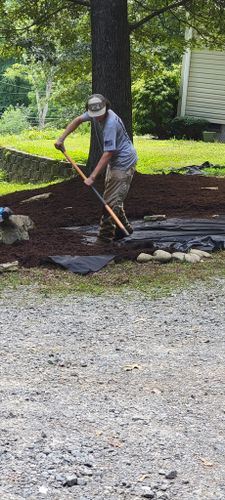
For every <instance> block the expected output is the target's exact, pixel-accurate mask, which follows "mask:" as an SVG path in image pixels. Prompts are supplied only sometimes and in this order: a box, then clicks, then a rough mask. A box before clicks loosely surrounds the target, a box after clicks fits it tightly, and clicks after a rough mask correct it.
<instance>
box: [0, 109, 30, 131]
mask: <svg viewBox="0 0 225 500" xmlns="http://www.w3.org/2000/svg"><path fill="white" fill-rule="evenodd" d="M25 113H26V108H23V107H16V108H14V107H13V106H9V107H8V108H7V109H6V110H5V111H4V113H3V114H2V116H1V118H0V134H2V135H4V134H18V133H20V132H22V130H24V129H27V128H29V122H28V120H27V117H26V114H25Z"/></svg>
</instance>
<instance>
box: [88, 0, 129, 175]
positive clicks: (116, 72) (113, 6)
mask: <svg viewBox="0 0 225 500" xmlns="http://www.w3.org/2000/svg"><path fill="white" fill-rule="evenodd" d="M91 32H92V92H93V93H97V94H102V95H104V96H105V97H107V98H108V99H109V101H110V102H111V105H112V109H113V111H115V113H117V114H118V115H119V116H120V117H121V118H122V120H123V122H124V124H125V127H126V129H127V132H128V134H129V135H130V137H131V138H132V102H131V72H130V40H129V25H128V18H127V0H91ZM98 158H99V145H98V143H97V141H96V138H95V136H94V132H93V131H92V137H91V147H90V152H89V161H88V165H89V168H90V169H92V168H93V167H94V166H95V165H96V162H97V161H98Z"/></svg>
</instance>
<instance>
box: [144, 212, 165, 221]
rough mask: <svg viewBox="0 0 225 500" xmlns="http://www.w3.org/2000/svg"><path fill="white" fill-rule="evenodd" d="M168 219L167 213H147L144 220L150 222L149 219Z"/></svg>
mask: <svg viewBox="0 0 225 500" xmlns="http://www.w3.org/2000/svg"><path fill="white" fill-rule="evenodd" d="M165 219H166V215H164V214H157V215H145V216H144V221H145V222H148V221H152V222H154V221H157V220H165Z"/></svg>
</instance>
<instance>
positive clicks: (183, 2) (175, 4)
mask: <svg viewBox="0 0 225 500" xmlns="http://www.w3.org/2000/svg"><path fill="white" fill-rule="evenodd" d="M188 3H190V0H180V1H178V2H173V3H171V4H170V5H166V6H165V7H162V8H161V9H158V10H155V11H154V12H152V13H151V14H149V15H148V16H146V17H144V18H143V19H141V20H140V21H137V22H136V23H132V24H130V32H132V31H134V30H136V29H137V28H140V26H143V24H145V23H147V22H148V21H150V20H151V19H153V18H154V17H157V16H159V15H160V14H163V13H164V12H167V11H169V10H171V9H175V8H176V7H182V6H185V5H186V4H188Z"/></svg>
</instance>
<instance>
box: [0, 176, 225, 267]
mask: <svg viewBox="0 0 225 500" xmlns="http://www.w3.org/2000/svg"><path fill="white" fill-rule="evenodd" d="M209 186H214V187H217V186H218V190H207V189H202V188H204V187H209ZM96 188H97V189H98V190H99V191H100V192H101V193H102V190H103V180H101V179H100V180H99V181H98V182H97V183H96ZM45 192H51V193H52V195H51V196H50V198H49V199H46V200H42V201H34V202H32V203H27V204H21V203H20V202H21V201H22V200H24V199H26V198H29V197H31V196H34V195H37V194H42V193H45ZM0 206H9V207H10V208H11V209H12V210H13V212H14V213H15V214H23V215H29V216H30V217H31V219H32V220H33V221H34V223H35V229H34V230H32V231H31V232H30V240H29V241H25V242H18V243H15V244H14V245H12V246H6V245H1V253H0V262H6V261H12V260H15V259H16V260H19V262H20V264H21V265H23V266H26V267H32V266H36V265H39V264H40V262H41V261H42V259H43V258H45V257H47V256H49V255H65V254H67V255H68V254H71V255H99V254H103V253H104V254H108V253H113V254H117V255H119V256H120V257H122V258H123V257H124V258H132V257H133V258H134V257H135V256H136V255H137V254H138V253H139V252H138V251H137V250H136V251H134V250H129V249H127V248H113V250H112V248H109V247H105V246H103V247H101V248H99V246H96V245H87V244H86V243H85V242H82V229H81V233H80V234H79V233H74V232H72V231H68V230H65V229H63V227H66V226H84V225H90V224H96V223H97V222H98V220H99V218H100V216H101V212H102V205H101V203H100V201H99V200H98V199H97V198H96V195H95V194H94V193H93V191H92V190H91V189H90V188H87V187H86V186H85V185H84V183H83V182H82V180H81V179H80V178H74V179H72V180H70V181H66V182H63V183H61V184H57V185H54V186H49V187H47V188H44V189H34V190H32V191H22V192H21V191H20V192H17V193H13V194H10V195H7V196H2V197H1V198H0ZM126 213H127V215H128V217H129V219H130V220H131V221H132V219H133V220H135V219H140V218H143V216H144V215H151V214H166V215H167V217H174V216H176V217H180V216H186V217H203V218H204V217H205V218H207V217H211V216H212V215H214V214H220V215H221V214H225V179H223V178H218V177H207V176H201V175H196V176H184V175H176V174H170V175H154V176H151V175H142V174H139V173H136V174H135V177H134V180H133V183H132V186H131V189H130V192H129V195H128V198H127V200H126ZM142 251H143V249H142Z"/></svg>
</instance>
